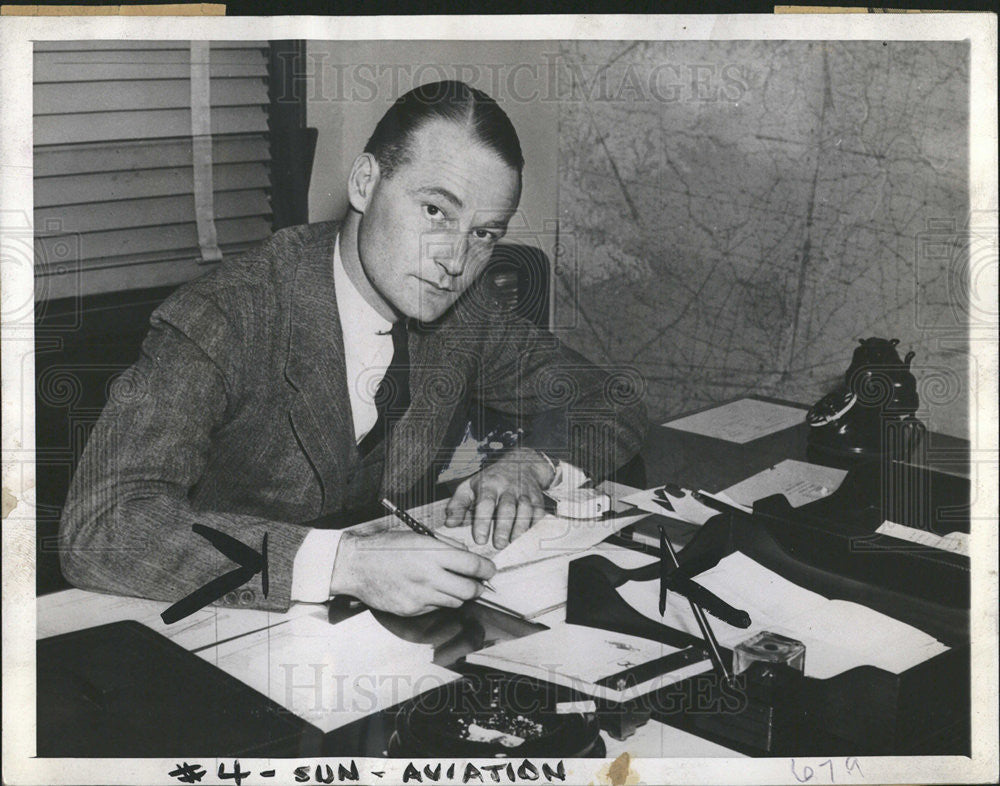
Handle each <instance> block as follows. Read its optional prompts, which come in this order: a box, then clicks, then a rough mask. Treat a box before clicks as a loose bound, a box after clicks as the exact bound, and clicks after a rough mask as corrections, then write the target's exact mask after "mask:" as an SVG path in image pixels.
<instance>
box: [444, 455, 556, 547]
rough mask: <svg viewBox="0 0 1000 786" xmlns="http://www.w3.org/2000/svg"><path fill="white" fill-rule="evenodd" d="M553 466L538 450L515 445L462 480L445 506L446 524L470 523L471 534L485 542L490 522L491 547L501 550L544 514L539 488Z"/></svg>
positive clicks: (545, 484) (549, 477) (548, 480)
mask: <svg viewBox="0 0 1000 786" xmlns="http://www.w3.org/2000/svg"><path fill="white" fill-rule="evenodd" d="M554 474H555V473H554V472H553V471H552V467H551V465H550V464H549V462H547V461H546V460H545V459H544V458H543V457H542V456H541V455H540V454H539V453H538V452H537V451H534V450H531V449H530V448H515V449H514V450H511V451H508V452H507V453H506V454H505V455H504V456H503V457H502V458H500V459H498V460H497V461H496V462H494V463H493V464H491V465H490V466H488V467H486V469H484V470H482V471H481V472H477V473H476V474H475V475H473V476H472V477H470V478H466V479H465V480H463V481H462V483H461V484H460V485H459V487H458V488H457V489H456V490H455V494H454V495H453V496H452V498H451V500H450V501H449V502H448V507H447V508H446V512H447V519H446V520H445V524H446V525H447V526H449V527H459V526H461V525H463V524H467V523H469V522H470V521H471V523H472V537H473V539H474V540H475V541H476V543H480V544H482V543H485V542H486V541H487V540H488V539H489V536H490V525H491V524H492V525H493V546H494V547H495V548H498V549H502V548H503V547H504V546H506V545H507V544H508V543H509V542H510V541H512V540H514V539H515V538H517V537H518V536H520V535H521V534H523V533H524V532H525V531H526V530H527V529H528V527H530V526H531V525H532V524H534V523H535V522H536V521H537V520H538V519H540V518H541V517H542V516H544V515H545V507H544V505H545V500H544V499H543V497H542V490H543V489H546V488H548V487H549V484H550V483H551V482H552V479H553V475H554Z"/></svg>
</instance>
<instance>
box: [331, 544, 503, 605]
mask: <svg viewBox="0 0 1000 786" xmlns="http://www.w3.org/2000/svg"><path fill="white" fill-rule="evenodd" d="M494 573H496V566H495V565H494V564H493V563H492V562H491V561H490V560H488V559H486V558H484V557H480V556H479V555H477V554H473V553H472V552H471V551H466V550H464V549H460V548H455V547H454V546H450V545H448V544H447V543H444V542H442V541H439V540H435V539H434V538H428V537H427V536H426V535H418V534H417V533H415V532H399V531H384V532H377V533H375V534H373V535H358V534H355V533H352V532H345V533H344V535H343V537H342V538H341V540H340V546H339V548H338V549H337V559H336V560H335V561H334V564H333V575H332V578H331V580H330V594H331V595H342V594H343V595H353V596H354V597H355V598H358V600H361V601H363V602H364V603H365V604H366V605H368V606H370V607H371V608H374V609H382V610H383V611H389V612H392V613H393V614H401V615H404V616H413V615H416V614H423V613H425V612H428V611H431V610H433V609H435V608H437V607H439V606H450V607H453V608H454V607H456V606H461V605H462V604H463V603H464V602H465V601H467V600H470V599H472V598H477V597H479V596H480V595H481V594H482V592H483V585H482V584H481V583H480V582H481V581H485V580H489V579H490V577H492V576H493V574H494Z"/></svg>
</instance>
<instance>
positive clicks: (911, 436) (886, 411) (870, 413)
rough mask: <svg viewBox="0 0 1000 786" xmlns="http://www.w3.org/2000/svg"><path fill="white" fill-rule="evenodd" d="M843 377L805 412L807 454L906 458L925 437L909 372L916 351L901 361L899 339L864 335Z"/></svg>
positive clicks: (841, 457)
mask: <svg viewBox="0 0 1000 786" xmlns="http://www.w3.org/2000/svg"><path fill="white" fill-rule="evenodd" d="M859 343H860V346H858V347H855V349H854V356H853V358H852V359H851V365H850V366H849V367H848V369H847V372H846V373H845V374H844V382H843V384H841V385H840V386H839V387H837V389H836V390H834V391H833V392H832V393H828V394H827V395H825V396H823V398H821V399H820V400H819V401H817V402H816V403H815V404H814V405H813V407H812V408H811V409H810V410H809V412H808V414H807V415H806V422H807V423H808V424H809V426H810V429H809V443H808V452H809V455H811V456H814V457H815V458H816V459H817V460H824V459H826V460H827V461H829V460H831V459H832V460H834V461H835V462H837V463H853V462H854V461H855V460H860V459H866V458H873V457H876V456H883V455H887V454H890V455H892V456H893V457H894V458H899V459H904V460H905V459H906V458H907V457H908V456H909V453H910V451H911V450H912V449H913V448H914V447H915V446H916V444H917V443H918V441H919V440H920V439H921V437H922V433H923V430H924V426H923V424H922V423H921V422H920V421H919V420H917V418H916V417H915V415H914V413H915V412H916V411H917V407H918V406H919V404H920V401H919V398H918V396H917V381H916V379H915V378H914V376H913V374H912V373H910V361H911V360H913V356H914V354H915V353H914V352H913V351H910V352H907V353H906V357H905V358H903V359H902V360H901V359H900V357H899V353H898V352H897V351H896V345H897V344H899V339H898V338H892V339H885V338H875V337H872V338H862V339H859Z"/></svg>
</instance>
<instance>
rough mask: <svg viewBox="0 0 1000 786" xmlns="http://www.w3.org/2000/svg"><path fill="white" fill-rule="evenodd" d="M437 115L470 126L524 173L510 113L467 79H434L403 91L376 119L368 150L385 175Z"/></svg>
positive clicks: (404, 159)
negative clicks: (414, 138)
mask: <svg viewBox="0 0 1000 786" xmlns="http://www.w3.org/2000/svg"><path fill="white" fill-rule="evenodd" d="M439 119H440V120H448V121H450V122H453V123H455V124H457V125H461V126H463V127H465V128H467V129H468V130H469V131H470V133H471V134H472V137H473V138H474V139H475V140H476V141H477V142H479V143H480V144H481V145H483V146H485V147H487V148H488V149H490V150H492V151H493V152H495V153H496V154H497V155H498V156H500V158H501V159H502V160H503V161H504V162H505V163H506V164H508V165H509V166H511V167H512V168H514V169H515V170H517V173H518V175H520V174H521V172H522V170H523V169H524V156H523V155H522V153H521V143H520V141H519V140H518V138H517V132H516V131H515V130H514V125H513V123H511V122H510V118H509V117H507V113H506V112H504V111H503V109H501V108H500V105H499V104H497V102H496V101H494V100H493V99H492V98H490V96H488V95H487V94H486V93H484V92H483V91H482V90H477V89H476V88H474V87H470V86H469V85H467V84H465V82H457V81H445V82H430V83H428V84H426V85H421V86H420V87H416V88H414V89H413V90H411V91H409V92H408V93H404V94H403V95H401V96H400V97H399V98H397V99H396V101H395V102H394V103H393V105H392V106H391V107H389V109H388V111H387V112H386V113H385V114H384V115H383V116H382V119H381V120H379V121H378V125H376V126H375V130H374V131H373V132H372V135H371V137H370V138H369V139H368V144H366V145H365V151H364V152H366V153H370V154H371V155H373V156H375V160H376V161H378V166H379V172H380V173H381V176H382V177H386V178H388V177H392V174H393V172H394V171H395V170H396V169H397V168H398V167H399V166H400V165H401V164H404V163H406V162H407V161H408V160H409V155H410V146H411V142H412V138H413V134H414V133H415V132H416V131H418V130H419V129H420V128H422V127H423V126H424V124H426V123H428V122H431V121H432V120H439Z"/></svg>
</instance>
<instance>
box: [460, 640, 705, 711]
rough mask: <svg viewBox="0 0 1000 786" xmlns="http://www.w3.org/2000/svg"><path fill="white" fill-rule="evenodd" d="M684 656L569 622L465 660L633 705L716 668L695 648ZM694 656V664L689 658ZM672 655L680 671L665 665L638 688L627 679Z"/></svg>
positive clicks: (665, 647) (672, 649)
mask: <svg viewBox="0 0 1000 786" xmlns="http://www.w3.org/2000/svg"><path fill="white" fill-rule="evenodd" d="M683 652H684V653H685V654H681V653H682V651H681V650H679V649H677V648H676V647H671V646H669V645H667V644H661V643H659V642H655V641H649V640H648V639H641V638H639V637H637V636H629V635H628V634H625V633H611V632H610V631H606V630H600V629H598V628H588V627H586V626H584V625H570V624H568V623H565V622H564V623H562V624H561V625H556V626H555V627H553V628H552V629H551V630H544V631H540V632H539V633H533V634H531V635H530V636H525V637H524V638H521V639H514V640H512V641H505V642H502V643H500V644H494V645H493V646H492V647H487V648H486V649H484V650H480V651H479V652H473V653H472V654H470V655H468V656H467V658H466V660H467V661H468V662H469V663H474V664H478V665H480V666H489V667H492V668H497V669H502V670H503V671H509V672H511V673H514V674H524V675H526V676H529V677H536V678H538V679H540V680H545V681H546V682H551V683H555V684H556V685H564V686H566V687H569V688H573V689H574V690H577V691H579V692H580V693H585V694H587V695H589V696H597V697H599V698H604V699H609V700H611V701H628V700H630V699H632V698H634V697H636V696H641V695H643V694H645V693H649V692H651V691H654V690H657V689H658V688H661V687H664V686H666V685H671V684H673V683H675V682H680V681H681V680H682V679H685V678H687V677H690V676H692V675H694V674H701V673H702V672H705V671H709V670H710V669H711V668H712V664H711V661H709V660H707V659H706V658H705V656H704V654H703V653H702V652H700V651H698V650H697V649H696V648H693V649H691V650H684V651H683ZM691 653H694V657H693V658H691V657H686V655H688V654H691ZM671 655H675V656H679V657H678V661H679V662H678V663H677V664H676V665H675V666H673V667H671V666H668V665H666V664H665V665H664V671H662V672H659V673H656V674H654V675H653V676H652V677H650V678H649V679H646V680H644V681H643V682H640V683H636V682H635V679H634V678H633V677H630V675H629V674H628V672H629V670H630V669H634V668H635V667H636V666H641V665H643V664H647V663H651V662H652V661H656V660H661V659H664V658H667V657H668V656H671ZM626 686H628V687H626Z"/></svg>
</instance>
